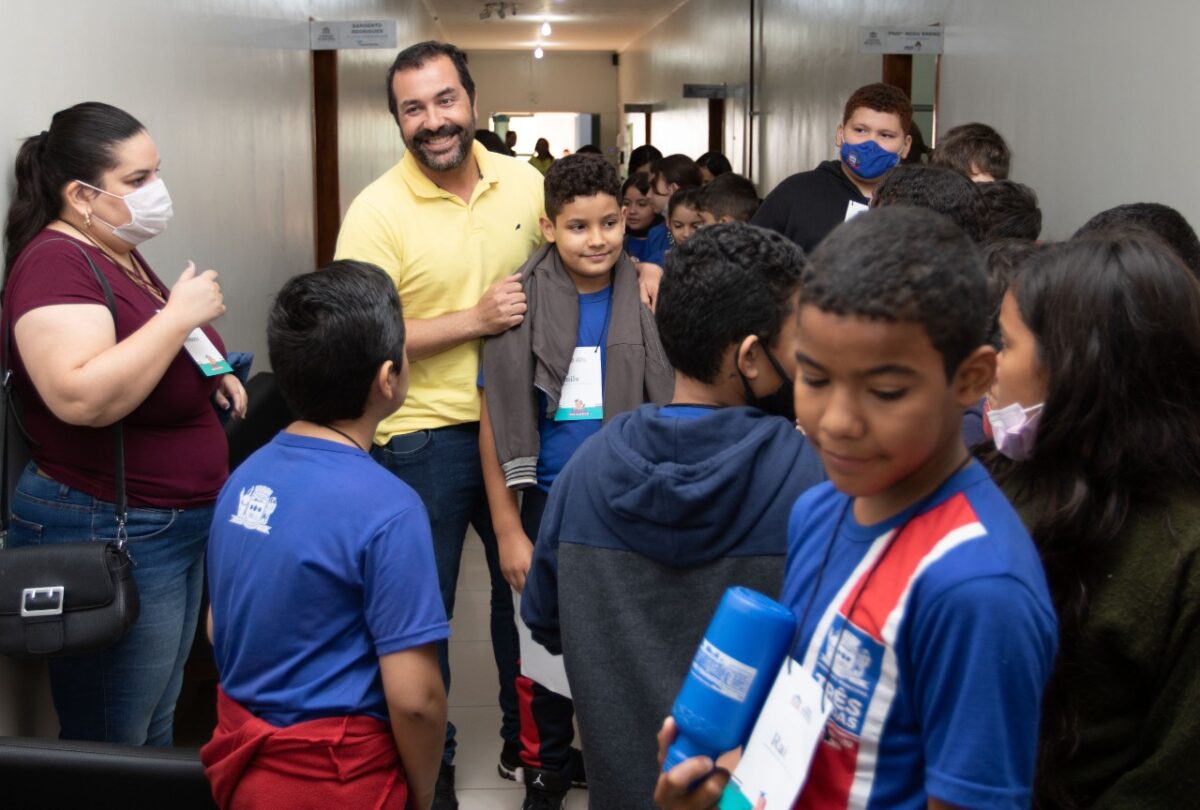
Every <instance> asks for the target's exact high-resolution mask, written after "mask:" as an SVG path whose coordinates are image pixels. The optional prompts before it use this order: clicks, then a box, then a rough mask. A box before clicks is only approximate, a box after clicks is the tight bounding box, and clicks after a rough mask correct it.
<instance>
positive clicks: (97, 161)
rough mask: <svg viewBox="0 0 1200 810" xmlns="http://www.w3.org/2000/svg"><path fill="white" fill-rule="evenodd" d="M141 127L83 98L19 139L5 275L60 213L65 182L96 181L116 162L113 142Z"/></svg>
mask: <svg viewBox="0 0 1200 810" xmlns="http://www.w3.org/2000/svg"><path fill="white" fill-rule="evenodd" d="M144 129H145V127H143V126H142V125H141V123H139V122H138V120H137V119H136V118H134V117H133V116H132V115H130V114H129V113H127V112H125V111H124V110H119V109H117V108H116V107H113V106H111V105H109V104H102V103H100V102H98V101H86V102H84V103H82V104H76V105H75V106H74V107H68V108H67V109H65V110H59V111H58V112H56V113H55V114H54V117H53V118H51V119H50V129H48V130H46V131H45V132H43V133H41V134H40V135H34V136H33V137H31V138H26V139H25V142H24V143H23V144H21V148H20V150H18V152H17V162H16V178H17V186H16V192H15V193H14V194H13V201H12V205H11V206H10V207H9V209H8V223H7V225H6V226H5V228H4V273H5V278H7V277H8V271H9V270H11V269H12V266H13V264H14V263H15V262H16V261H17V256H19V255H20V253H21V251H22V250H24V249H25V246H26V245H27V244H29V241H30V240H31V239H33V237H35V236H37V234H38V232H39V231H41V230H42V228H45V227H46V226H47V225H49V224H50V223H51V222H53V221H54V220H55V219H56V218H57V217H58V215H59V214H60V213H61V212H62V206H63V200H62V191H63V188H64V187H65V186H66V185H67V183H70V182H71V181H72V180H82V181H83V182H85V183H87V184H89V185H93V186H99V185H100V176H101V175H103V174H104V173H105V172H106V171H108V170H110V169H112V168H113V167H115V166H116V165H117V159H116V148H117V146H118V145H119V144H121V143H122V142H124V141H127V140H129V139H130V138H132V137H133V136H134V135H136V134H138V133H139V132H142V131H143V130H144Z"/></svg>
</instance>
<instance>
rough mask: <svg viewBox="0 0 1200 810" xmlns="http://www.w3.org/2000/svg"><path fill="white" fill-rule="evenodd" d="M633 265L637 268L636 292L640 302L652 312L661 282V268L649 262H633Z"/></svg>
mask: <svg viewBox="0 0 1200 810" xmlns="http://www.w3.org/2000/svg"><path fill="white" fill-rule="evenodd" d="M633 266H634V267H636V268H637V273H638V293H639V294H640V295H641V298H642V303H643V304H645V305H646V306H648V307H650V311H651V312H653V311H654V307H655V306H656V305H657V304H658V285H659V284H661V283H662V277H663V269H662V268H661V267H659V266H658V265H657V264H651V263H650V262H634V263H633Z"/></svg>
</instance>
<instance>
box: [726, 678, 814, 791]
mask: <svg viewBox="0 0 1200 810" xmlns="http://www.w3.org/2000/svg"><path fill="white" fill-rule="evenodd" d="M789 665H790V666H789ZM821 691H822V690H821V684H819V683H818V682H817V679H816V678H815V677H813V673H812V671H811V670H809V669H808V668H807V667H805V666H803V665H801V664H798V663H796V661H795V660H793V659H791V658H789V659H788V660H787V661H784V662H783V666H782V667H781V668H780V669H779V675H778V676H776V678H775V683H774V685H772V686H771V691H770V693H769V694H768V695H767V702H766V703H765V704H763V709H762V712H761V713H760V714H759V715H758V721H757V722H756V723H755V724H754V731H752V732H750V740H749V742H747V743H746V749H745V751H744V752H743V753H742V758H741V761H740V762H738V765H737V767H736V768H735V769H734V771H733V776H732V778H731V779H730V780H729V784H728V785H726V786H725V792H724V794H722V796H721V802H720V804H719V805H718V807H719V808H720V810H752V808H756V807H767V808H782V809H783V810H786V808H789V807H791V806H792V805H793V804H794V803H795V801H796V797H797V796H799V795H800V789H801V788H802V787H804V782H805V780H806V779H808V769H809V767H811V765H812V760H813V755H814V754H815V753H816V750H817V744H818V743H819V742H820V741H821V735H822V733H824V730H825V724H826V722H827V721H828V720H829V715H830V712H831V711H832V709H833V706H832V704H831V703H830V705H828V706H823V705H822V704H825V703H829V701H823V700H822V695H821Z"/></svg>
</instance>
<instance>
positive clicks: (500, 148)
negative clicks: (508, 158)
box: [475, 129, 512, 155]
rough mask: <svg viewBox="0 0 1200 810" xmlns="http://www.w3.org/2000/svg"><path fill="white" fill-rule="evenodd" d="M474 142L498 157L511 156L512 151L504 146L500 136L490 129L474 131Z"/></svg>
mask: <svg viewBox="0 0 1200 810" xmlns="http://www.w3.org/2000/svg"><path fill="white" fill-rule="evenodd" d="M475 140H476V141H478V142H479V143H481V144H482V145H483V148H484V149H486V150H488V151H489V152H495V153H496V154H498V155H512V150H511V149H509V148H508V147H507V146H505V145H504V141H502V140H500V136H499V135H497V134H496V133H495V132H492V131H491V130H490V129H477V130H475Z"/></svg>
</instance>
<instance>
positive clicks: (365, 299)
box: [267, 260, 404, 425]
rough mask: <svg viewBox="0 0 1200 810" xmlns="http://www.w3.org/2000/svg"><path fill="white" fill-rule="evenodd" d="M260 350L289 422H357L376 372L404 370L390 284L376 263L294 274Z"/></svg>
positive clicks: (399, 319) (400, 322) (400, 318)
mask: <svg viewBox="0 0 1200 810" xmlns="http://www.w3.org/2000/svg"><path fill="white" fill-rule="evenodd" d="M267 351H268V353H269V355H270V358H271V368H272V370H273V371H274V372H275V379H276V381H277V382H278V383H279V390H280V392H281V393H282V394H283V398H284V400H285V401H286V402H287V404H288V407H290V408H291V409H292V412H293V413H294V414H296V416H298V417H299V418H301V419H304V420H307V421H309V422H315V423H316V424H318V425H324V424H328V423H330V422H334V421H337V420H342V419H357V418H358V417H360V416H362V415H363V410H364V409H365V408H366V404H367V394H368V393H369V392H370V390H371V385H372V383H373V382H374V381H375V375H376V374H377V373H378V372H379V367H380V366H382V365H383V364H384V362H386V361H388V360H391V361H392V362H393V363H394V364H395V365H396V370H397V371H399V370H400V368H401V366H403V364H404V315H403V313H402V311H401V309H400V297H399V296H398V295H397V293H396V285H395V284H393V283H392V280H391V279H390V278H388V276H387V274H386V273H384V272H383V271H382V270H380V269H379V268H378V267H376V266H375V265H373V264H369V263H367V262H358V261H349V260H343V261H336V262H332V263H330V264H327V265H325V267H323V268H321V269H320V270H318V271H317V272H315V273H302V274H301V275H298V276H293V277H292V278H291V279H289V280H288V282H287V283H286V284H284V285H283V288H282V289H281V290H280V291H279V294H278V295H276V296H275V303H274V305H273V306H272V307H271V314H270V316H269V317H268V319H267Z"/></svg>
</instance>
